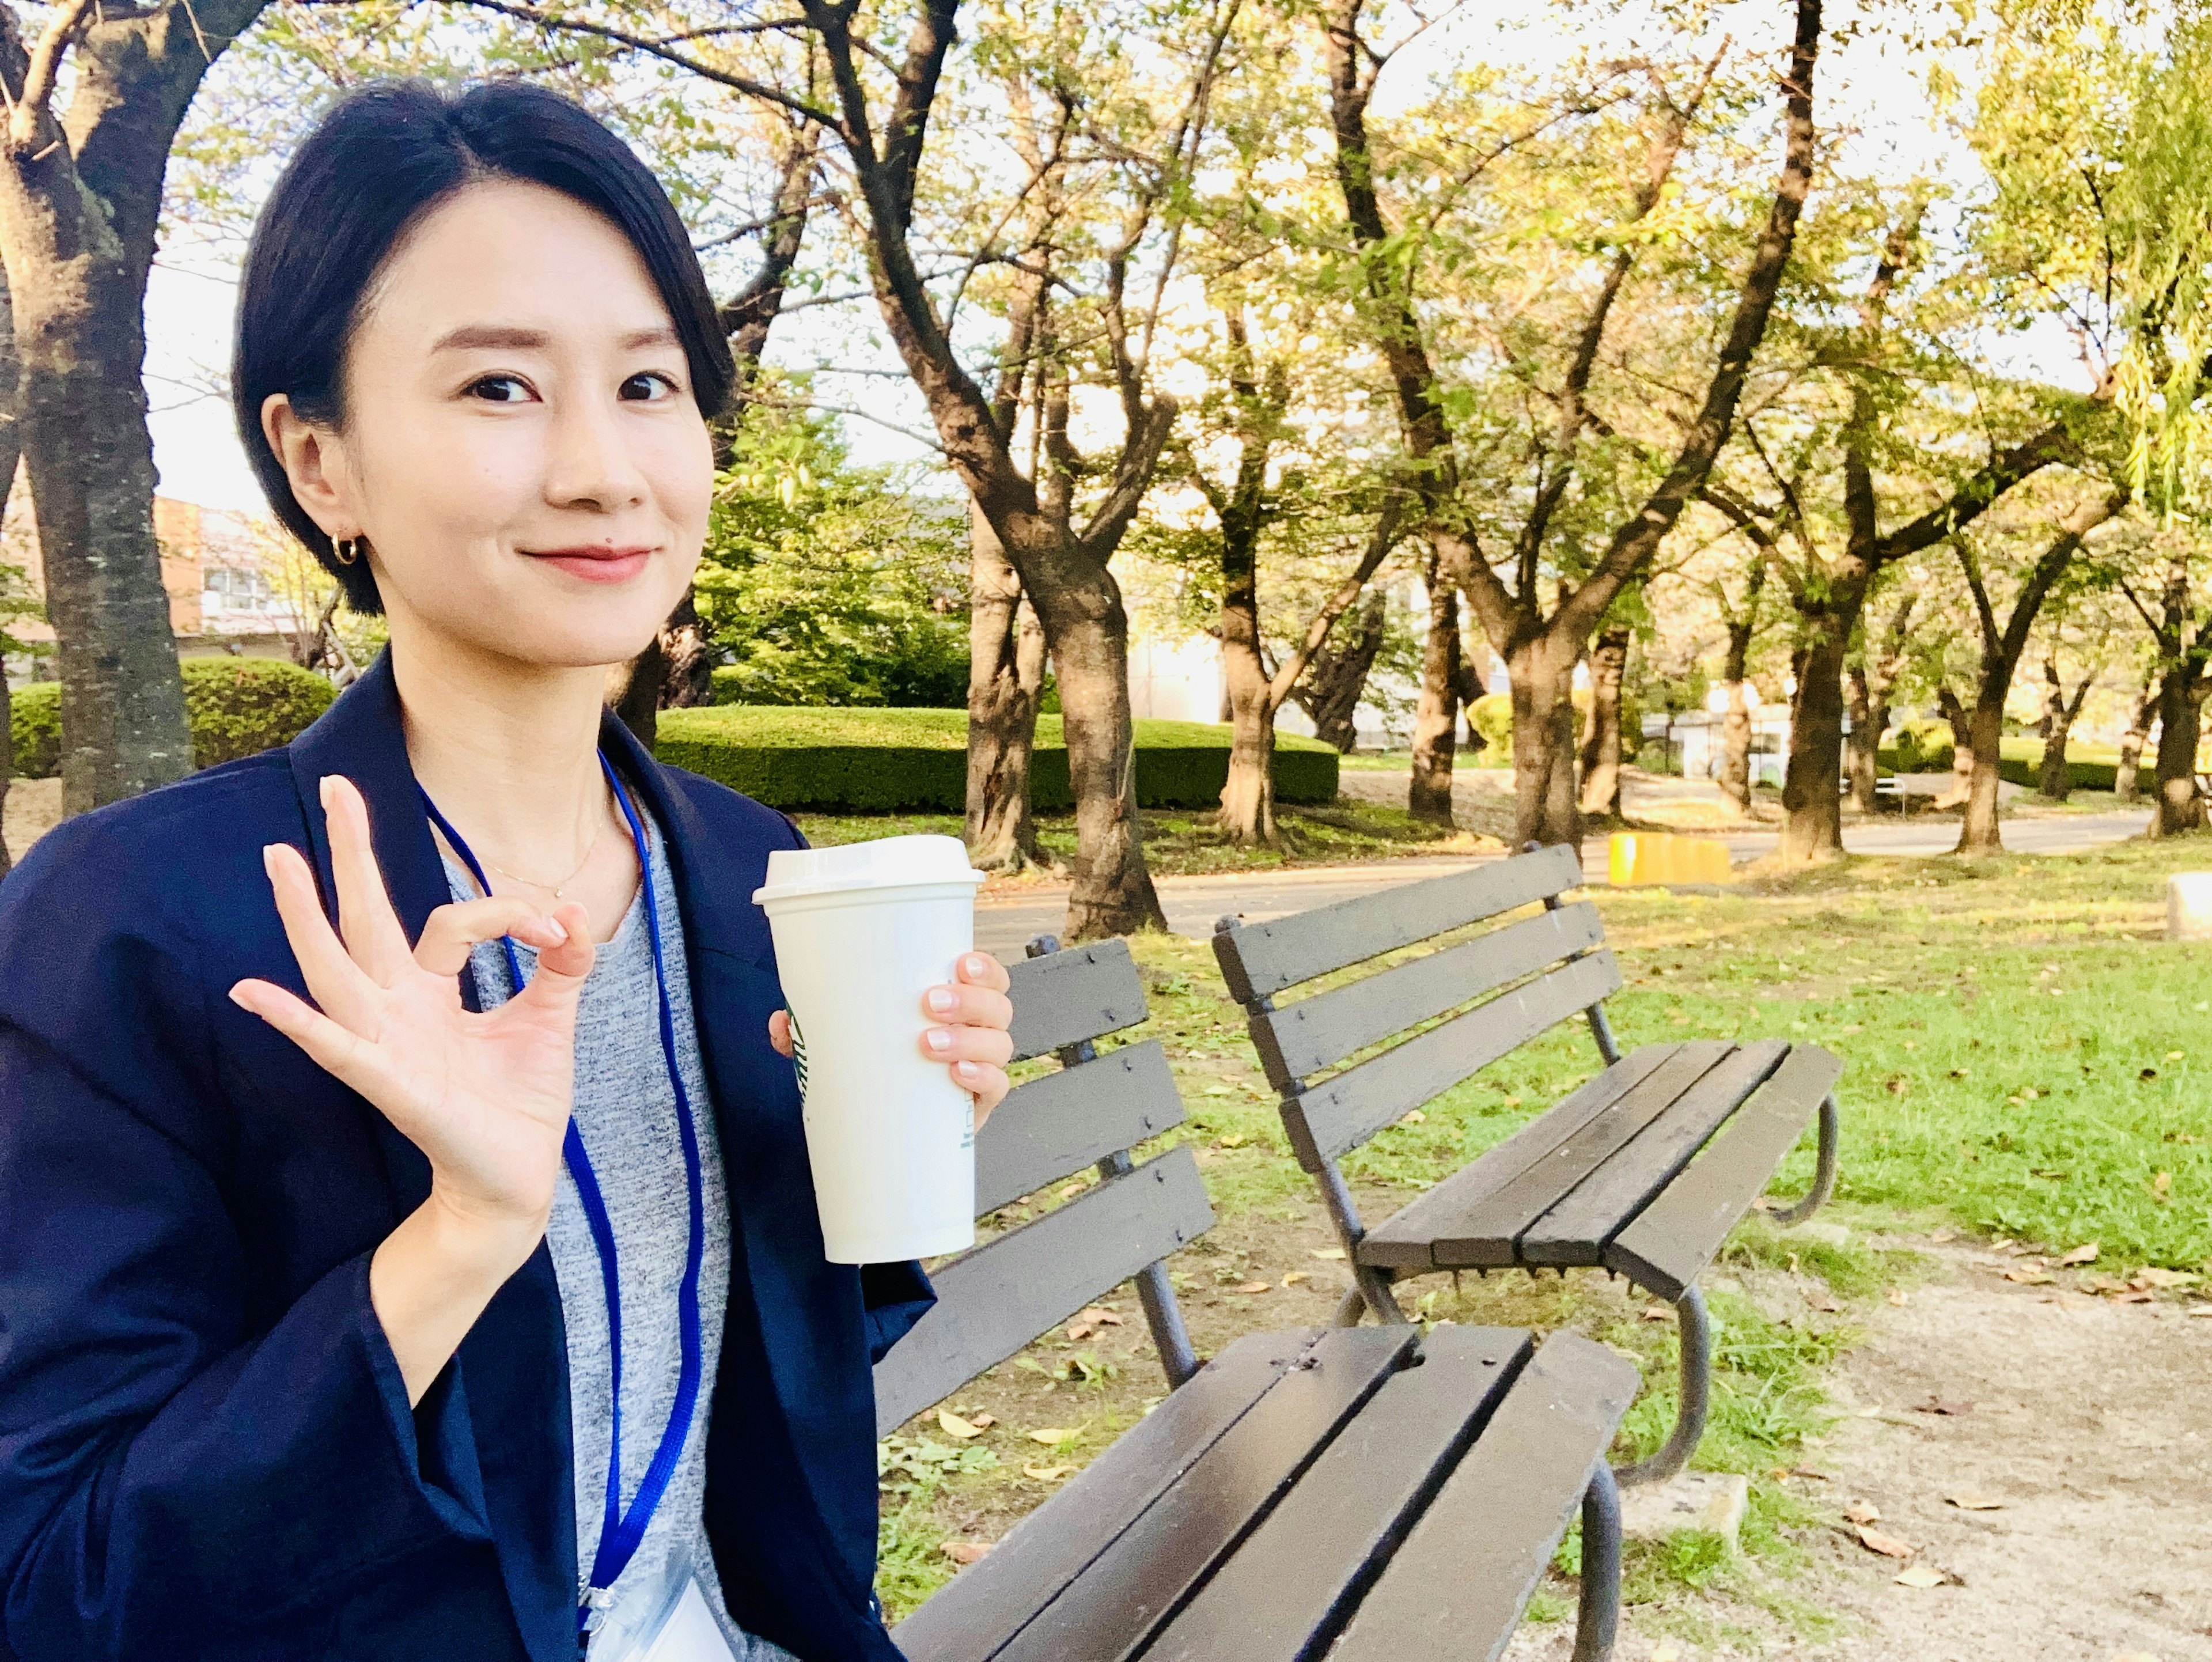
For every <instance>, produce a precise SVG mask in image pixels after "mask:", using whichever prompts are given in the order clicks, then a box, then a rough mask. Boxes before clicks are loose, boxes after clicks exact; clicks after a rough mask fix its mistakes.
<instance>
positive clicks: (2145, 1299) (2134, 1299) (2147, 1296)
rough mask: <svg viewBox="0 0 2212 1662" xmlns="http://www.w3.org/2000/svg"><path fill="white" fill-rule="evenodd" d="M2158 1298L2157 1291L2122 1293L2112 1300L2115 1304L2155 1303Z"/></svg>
mask: <svg viewBox="0 0 2212 1662" xmlns="http://www.w3.org/2000/svg"><path fill="white" fill-rule="evenodd" d="M2157 1298H2158V1294H2155V1293H2122V1294H2117V1295H2116V1296H2115V1297H2114V1298H2113V1300H2112V1302H2113V1303H2114V1304H2151V1303H2154V1302H2155V1301H2156V1300H2157Z"/></svg>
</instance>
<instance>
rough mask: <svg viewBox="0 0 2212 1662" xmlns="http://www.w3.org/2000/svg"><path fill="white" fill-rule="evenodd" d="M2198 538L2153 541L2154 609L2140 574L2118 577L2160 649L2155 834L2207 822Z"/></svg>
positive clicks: (2208, 639) (2208, 642) (2207, 686)
mask: <svg viewBox="0 0 2212 1662" xmlns="http://www.w3.org/2000/svg"><path fill="white" fill-rule="evenodd" d="M2191 540H2192V539H2191V538H2189V537H2188V536H2187V535H2186V534H2185V533H2182V532H2180V531H2179V530H2175V531H2172V532H2169V533H2167V534H2166V536H2164V537H2162V538H2161V539H2159V543H2160V545H2159V546H2154V550H2153V558H2154V562H2155V565H2154V575H2158V576H2159V578H2160V586H2159V592H2158V605H2157V607H2156V608H2155V609H2153V608H2152V607H2151V606H2149V605H2148V603H2147V602H2146V601H2145V600H2143V598H2142V594H2140V593H2139V592H2138V591H2139V586H2140V585H2139V580H2138V581H2130V579H2129V578H2128V577H2127V576H2126V575H2120V576H2118V578H2116V580H2115V581H2117V583H2118V587H2119V590H2120V592H2121V593H2122V594H2124V595H2125V596H2126V597H2127V600H2128V604H2129V605H2130V606H2133V607H2134V608H2135V610H2136V615H2137V616H2139V617H2140V618H2142V622H2143V627H2144V628H2146V629H2147V630H2149V631H2150V636H2151V640H2152V641H2153V642H2154V644H2155V647H2156V648H2157V654H2158V656H2157V667H2156V669H2155V670H2154V674H2155V675H2156V676H2157V691H2156V694H2155V703H2156V708H2157V712H2158V752H2157V757H2158V760H2157V774H2156V779H2157V785H2156V789H2157V793H2158V794H2157V795H2156V797H2155V798H2154V800H2153V801H2152V804H2151V821H2150V834H2151V835H2152V836H2153V837H2175V836H2179V834H2180V833H2181V832H2183V831H2199V830H2202V829H2203V825H2204V823H2205V810H2204V796H2203V792H2202V791H2201V790H2199V789H2198V788H2197V743H2198V737H2199V734H2200V733H2201V732H2202V730H2203V709H2204V697H2205V694H2206V693H2207V692H2208V691H2212V682H2208V681H2207V679H2206V665H2207V662H2208V661H2212V630H2207V629H2206V628H2205V620H2204V618H2203V617H2202V616H2200V615H2199V606H2198V603H2197V596H2196V594H2195V588H2196V585H2195V584H2194V583H2193V582H2192V581H2191V576H2192V574H2191V569H2190V568H2191V553H2192V552H2193V550H2192V549H2191V546H2190V544H2191ZM2136 719H2137V720H2138V721H2140V720H2141V719H2142V718H2141V716H2140V715H2138V716H2137V718H2136ZM2132 783H2133V781H2130V784H2132ZM2130 794H2132V793H2130Z"/></svg>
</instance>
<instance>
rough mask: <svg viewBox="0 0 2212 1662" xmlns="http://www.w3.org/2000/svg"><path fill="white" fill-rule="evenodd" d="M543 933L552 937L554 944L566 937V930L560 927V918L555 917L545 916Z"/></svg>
mask: <svg viewBox="0 0 2212 1662" xmlns="http://www.w3.org/2000/svg"><path fill="white" fill-rule="evenodd" d="M545 933H546V934H550V935H551V936H552V937H553V943H554V945H556V946H559V945H560V944H561V943H562V942H563V941H566V940H568V930H567V929H565V928H562V926H561V920H560V919H559V918H557V917H552V916H548V917H547V918H546V920H545Z"/></svg>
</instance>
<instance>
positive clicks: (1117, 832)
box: [1034, 565, 1165, 941]
mask: <svg viewBox="0 0 2212 1662" xmlns="http://www.w3.org/2000/svg"><path fill="white" fill-rule="evenodd" d="M1034 599H1035V601H1036V606H1037V610H1038V612H1039V614H1040V615H1041V617H1042V620H1043V623H1044V631H1045V639H1046V641H1047V642H1048V643H1049V645H1050V647H1051V650H1052V662H1053V669H1054V673H1056V674H1057V675H1058V676H1059V678H1060V719H1061V721H1062V724H1063V726H1064V728H1065V729H1066V734H1067V774H1068V783H1069V786H1070V787H1071V788H1072V789H1073V792H1074V794H1075V826H1076V842H1077V851H1076V856H1075V867H1074V878H1075V881H1074V886H1073V892H1071V893H1070V894H1069V896H1068V898H1067V927H1066V938H1067V939H1068V940H1070V941H1095V940H1097V939H1098V938H1099V937H1101V936H1103V935H1109V934H1133V933H1135V932H1136V931H1137V930H1139V929H1140V928H1164V927H1165V914H1164V913H1163V912H1162V911H1161V910H1160V898H1159V895H1158V892H1157V891H1156V890H1155V889H1154V888H1153V886H1152V874H1151V873H1150V872H1149V871H1147V870H1146V868H1145V853H1144V843H1143V833H1142V829H1141V825H1140V823H1139V819H1138V817H1137V778H1136V766H1135V762H1136V752H1135V748H1134V741H1135V735H1136V728H1135V724H1134V722H1133V719H1132V717H1131V715H1130V710H1129V618H1128V613H1127V612H1126V611H1125V610H1123V608H1122V605H1121V587H1120V585H1119V584H1117V583H1116V582H1115V581H1114V578H1113V575H1112V574H1111V573H1110V572H1109V571H1108V570H1107V569H1105V568H1104V567H1103V565H1101V566H1098V567H1097V568H1095V569H1093V570H1092V571H1091V573H1090V574H1088V577H1087V580H1083V579H1079V580H1075V581H1069V582H1068V583H1066V585H1065V586H1063V587H1060V588H1057V589H1055V590H1054V592H1053V593H1052V594H1048V595H1038V596H1036V597H1034ZM1048 608H1049V609H1048Z"/></svg>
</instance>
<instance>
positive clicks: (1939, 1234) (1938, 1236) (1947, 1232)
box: [1928, 1068, 1966, 1246]
mask: <svg viewBox="0 0 2212 1662" xmlns="http://www.w3.org/2000/svg"><path fill="white" fill-rule="evenodd" d="M1958 1071H1959V1073H1960V1077H1962V1078H1963V1077H1964V1076H1965V1072H1966V1070H1965V1069H1964V1068H1960V1070H1958ZM1928 1239H1929V1240H1931V1241H1933V1242H1935V1243H1936V1245H1938V1246H1941V1245H1943V1243H1944V1242H1945V1241H1954V1240H1956V1239H1959V1232H1958V1231H1957V1230H1955V1229H1952V1228H1948V1227H1946V1228H1942V1229H1938V1230H1937V1231H1936V1233H1934V1234H1932V1235H1930V1236H1929V1238H1928Z"/></svg>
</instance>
